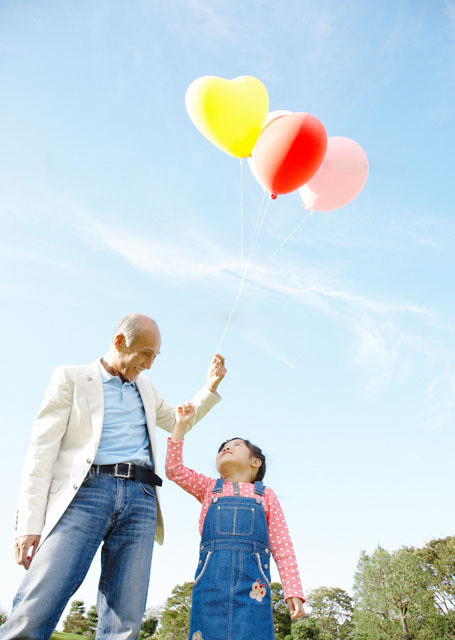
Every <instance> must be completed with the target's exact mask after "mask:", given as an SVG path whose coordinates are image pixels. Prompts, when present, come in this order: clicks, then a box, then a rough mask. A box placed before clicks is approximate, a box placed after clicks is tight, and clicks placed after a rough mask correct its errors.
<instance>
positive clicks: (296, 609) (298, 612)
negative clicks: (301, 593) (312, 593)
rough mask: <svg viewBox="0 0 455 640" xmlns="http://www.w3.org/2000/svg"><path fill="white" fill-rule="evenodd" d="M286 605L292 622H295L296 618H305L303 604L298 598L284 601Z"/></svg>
mask: <svg viewBox="0 0 455 640" xmlns="http://www.w3.org/2000/svg"><path fill="white" fill-rule="evenodd" d="M286 604H287V605H288V607H289V613H290V614H291V618H292V620H295V619H296V618H303V617H304V616H305V610H304V608H303V602H302V601H301V600H300V598H288V599H287V600H286Z"/></svg>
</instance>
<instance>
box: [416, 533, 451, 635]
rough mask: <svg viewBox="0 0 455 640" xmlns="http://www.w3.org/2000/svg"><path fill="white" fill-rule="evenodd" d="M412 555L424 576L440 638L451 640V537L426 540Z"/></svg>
mask: <svg viewBox="0 0 455 640" xmlns="http://www.w3.org/2000/svg"><path fill="white" fill-rule="evenodd" d="M416 553H417V554H418V556H419V558H420V559H421V562H422V566H423V570H424V571H425V573H426V574H427V577H428V580H429V585H430V589H431V591H432V593H433V601H434V605H435V607H436V610H437V620H436V621H435V626H436V628H437V629H438V630H439V633H440V634H441V637H443V638H445V639H446V640H454V639H455V536H448V537H446V538H439V539H435V540H430V542H427V544H426V545H425V546H424V547H423V548H422V549H417V550H416Z"/></svg>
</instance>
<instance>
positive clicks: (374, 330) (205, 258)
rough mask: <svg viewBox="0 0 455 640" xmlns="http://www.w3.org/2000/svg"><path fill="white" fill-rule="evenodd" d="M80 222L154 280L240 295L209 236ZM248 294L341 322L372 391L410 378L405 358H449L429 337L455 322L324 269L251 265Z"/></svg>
mask: <svg viewBox="0 0 455 640" xmlns="http://www.w3.org/2000/svg"><path fill="white" fill-rule="evenodd" d="M78 221H79V225H80V233H81V234H82V236H83V238H84V239H85V241H86V242H89V243H91V244H93V245H94V246H97V247H100V246H102V247H104V249H108V250H110V251H112V252H114V253H115V254H117V255H119V256H121V258H122V259H123V260H125V261H126V262H128V264H130V265H132V266H134V267H136V268H137V269H140V270H141V271H142V272H143V273H145V274H147V275H150V276H159V277H160V278H161V279H163V278H164V279H169V280H170V281H173V282H174V283H177V282H181V281H185V282H188V281H189V280H198V281H201V282H206V283H210V281H212V282H214V283H216V285H217V286H222V287H225V288H227V289H229V290H230V291H231V292H235V291H238V288H239V285H240V282H241V277H242V265H241V264H240V262H239V261H238V259H237V258H236V257H233V256H232V254H231V253H230V252H229V251H227V250H226V249H225V248H224V247H223V246H222V245H221V244H220V242H219V241H218V240H216V239H214V238H213V237H211V236H210V235H208V234H207V232H201V230H197V229H195V230H194V231H191V230H190V231H185V235H184V236H182V237H175V236H173V237H172V240H169V239H168V238H167V237H166V234H160V233H158V234H155V235H154V237H153V238H147V237H144V235H139V234H137V233H136V232H135V231H133V230H131V229H121V228H119V227H118V226H117V225H109V226H108V225H106V224H104V223H103V222H101V221H100V220H99V219H97V218H96V217H94V216H93V215H92V214H90V213H87V212H85V211H81V210H79V211H78ZM245 286H246V289H247V290H248V291H249V293H250V294H252V295H256V296H261V295H264V294H267V295H276V296H279V297H282V298H284V299H286V300H287V301H291V302H295V303H297V304H299V305H300V306H301V307H302V308H303V307H305V306H307V307H311V308H313V309H317V310H319V311H320V312H321V313H323V314H326V315H331V316H333V317H335V318H336V319H337V320H339V321H340V322H342V323H343V324H344V325H345V326H346V327H347V328H348V330H349V331H350V332H351V334H352V335H353V336H355V338H356V345H355V346H354V348H353V352H352V361H353V363H354V364H356V365H357V366H360V367H363V368H365V369H367V370H368V371H369V373H370V388H369V390H370V391H374V390H375V389H377V388H380V387H381V386H382V385H384V384H386V383H387V382H388V381H390V380H391V379H397V378H403V377H405V376H406V375H408V373H409V371H408V370H407V369H406V362H407V361H408V360H407V358H403V354H404V353H407V354H409V353H411V352H413V353H418V354H420V356H421V357H423V358H425V359H429V360H431V359H434V358H437V359H440V358H441V357H442V355H443V349H442V347H441V346H438V342H437V340H433V339H432V338H430V337H429V336H428V335H427V333H428V329H430V330H431V329H435V328H441V327H443V328H446V329H450V330H454V329H455V321H454V319H453V318H451V317H444V316H442V315H441V314H438V313H436V312H434V311H433V310H432V309H429V308H426V307H425V306H422V305H419V304H414V303H413V302H412V301H401V300H400V301H397V300H393V299H391V300H381V299H379V298H374V297H371V296H368V295H364V294H362V293H357V292H354V291H351V290H349V289H348V288H347V287H346V286H343V285H342V284H341V283H340V282H339V281H337V279H336V278H335V277H334V276H333V275H330V274H329V273H328V272H327V271H325V270H323V269H318V268H317V267H313V268H311V267H308V266H306V267H304V266H302V265H301V264H293V263H286V262H283V261H279V262H277V264H275V265H274V267H273V268H271V269H264V268H259V267H257V266H255V265H251V267H250V270H249V272H248V277H247V281H246V285H245ZM408 321H411V323H410V324H411V325H415V324H416V323H417V328H414V330H413V331H411V330H410V329H409V328H408V324H409V322H408ZM419 323H420V324H419ZM419 326H420V330H419V328H418V327H419ZM419 331H420V333H419ZM430 332H431V331H430ZM250 339H251V341H252V342H254V343H255V344H256V345H257V346H258V347H259V348H260V349H262V350H265V351H267V352H268V353H270V355H272V356H273V357H274V358H276V359H277V360H279V361H280V362H282V363H283V364H285V366H290V367H292V366H294V365H293V363H292V362H291V361H289V360H288V358H287V357H286V356H284V355H283V354H282V353H280V352H278V351H277V350H276V349H275V348H274V347H272V346H270V344H268V343H267V342H266V341H264V340H262V339H261V338H259V337H257V336H256V337H254V338H252V337H251V336H250ZM454 386H455V382H454Z"/></svg>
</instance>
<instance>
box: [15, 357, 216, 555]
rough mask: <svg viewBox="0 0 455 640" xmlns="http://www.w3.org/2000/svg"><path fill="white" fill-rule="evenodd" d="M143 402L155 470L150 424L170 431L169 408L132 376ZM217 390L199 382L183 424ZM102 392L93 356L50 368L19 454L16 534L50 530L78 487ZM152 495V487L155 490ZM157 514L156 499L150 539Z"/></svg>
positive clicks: (96, 429)
mask: <svg viewBox="0 0 455 640" xmlns="http://www.w3.org/2000/svg"><path fill="white" fill-rule="evenodd" d="M136 384H137V387H138V390H139V393H140V395H141V398H142V402H143V405H144V410H145V415H146V419H147V430H148V433H149V436H150V443H151V446H152V453H153V462H154V470H155V473H159V472H158V468H157V462H156V441H155V426H157V427H160V428H161V429H164V430H165V431H169V432H172V429H173V426H174V422H175V414H174V409H173V407H171V405H169V404H167V403H166V402H165V401H164V400H163V399H162V398H160V396H159V395H158V392H157V391H156V389H155V387H154V386H153V384H152V382H151V381H150V380H149V379H148V378H146V377H142V376H139V378H138V379H137V381H136ZM220 399H221V398H220V396H219V395H218V394H217V393H212V392H211V391H210V390H209V389H208V387H203V388H202V389H201V390H200V391H199V392H198V393H197V394H196V395H195V397H194V398H193V399H192V402H193V404H194V406H195V408H196V414H195V417H194V419H193V420H192V422H191V424H190V426H189V428H191V427H192V426H193V425H194V424H195V423H196V422H198V421H199V420H200V419H201V418H202V417H203V416H204V415H205V414H206V413H207V412H208V411H209V410H210V409H211V408H212V407H213V406H214V405H215V404H216V403H217V402H219V401H220ZM103 415H104V393H103V384H102V380H101V374H100V370H99V360H95V362H92V363H91V364H90V365H88V366H62V367H57V369H56V370H55V371H54V373H53V375H52V378H51V382H50V384H49V387H48V388H47V391H46V395H45V398H44V401H43V404H42V406H41V408H40V410H39V413H38V415H37V417H36V420H35V422H34V425H33V429H32V437H31V443H30V448H29V450H28V453H27V457H26V460H25V467H24V471H23V474H22V481H21V488H20V494H19V508H18V512H17V518H16V537H19V536H24V535H28V534H30V535H31V534H36V535H41V540H40V544H42V542H43V541H44V540H45V538H46V536H47V535H48V534H49V533H50V532H51V531H52V529H53V528H54V527H55V525H56V524H57V522H58V521H59V520H60V518H61V516H62V515H63V513H64V512H65V510H66V509H67V507H68V505H69V504H70V502H71V500H72V499H73V498H74V496H75V495H76V493H77V492H78V490H79V487H80V486H81V484H82V482H83V480H84V478H85V476H86V474H87V472H88V470H89V469H90V466H91V465H92V463H93V460H94V458H95V455H96V452H97V450H98V445H99V442H100V438H101V431H102V428H103ZM157 498H158V491H157ZM163 537H164V528H163V517H162V514H161V508H160V504H159V499H158V514H157V525H156V535H155V539H156V541H157V542H158V543H160V544H162V542H163Z"/></svg>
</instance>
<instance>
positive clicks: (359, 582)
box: [354, 547, 437, 640]
mask: <svg viewBox="0 0 455 640" xmlns="http://www.w3.org/2000/svg"><path fill="white" fill-rule="evenodd" d="M354 592H355V611H354V623H355V630H356V632H357V637H358V638H367V639H368V640H427V639H428V638H431V639H432V640H437V636H435V635H428V634H434V631H435V623H437V620H436V618H435V607H434V605H433V598H432V594H431V591H430V590H429V579H428V576H427V574H426V573H425V572H424V571H423V570H422V563H421V561H420V558H419V556H418V554H417V553H416V552H415V551H414V550H412V549H407V548H401V549H399V550H398V551H394V552H392V553H389V552H388V551H386V550H385V549H382V548H381V547H378V548H377V549H376V550H375V551H374V553H373V554H372V555H371V556H368V555H367V554H366V553H362V555H361V557H360V560H359V563H358V566H357V573H356V575H355V581H354Z"/></svg>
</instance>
